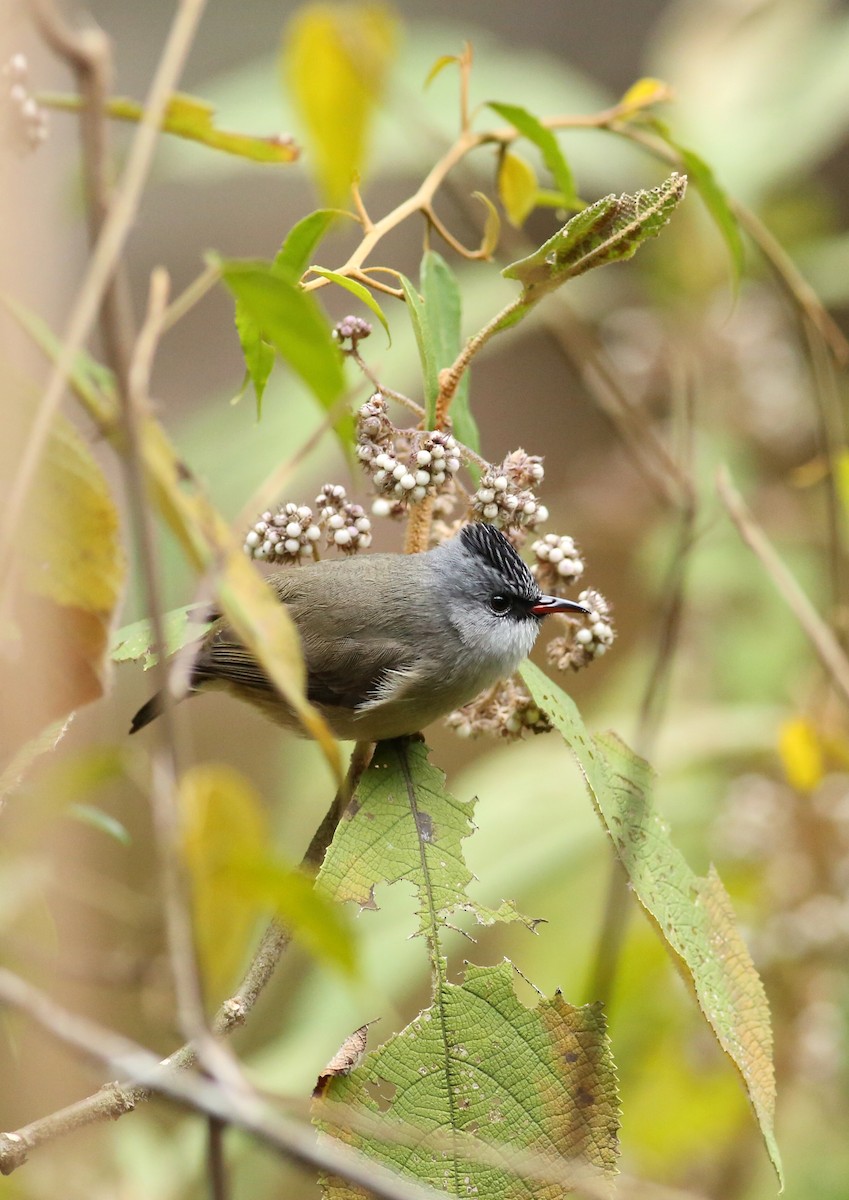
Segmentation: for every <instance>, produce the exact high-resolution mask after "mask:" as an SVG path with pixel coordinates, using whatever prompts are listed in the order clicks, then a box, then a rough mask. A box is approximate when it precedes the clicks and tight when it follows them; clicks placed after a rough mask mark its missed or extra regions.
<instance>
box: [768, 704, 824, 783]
mask: <svg viewBox="0 0 849 1200" xmlns="http://www.w3.org/2000/svg"><path fill="white" fill-rule="evenodd" d="M778 753H779V755H780V756H781V765H782V767H783V768H784V774H785V775H786V777H787V782H788V783H789V784H790V786H791V787H793V788H795V789H796V791H797V792H812V791H813V790H814V788H815V787H816V786H817V784H818V783H819V782H820V780H821V779H822V776H823V753H822V744H821V742H820V738H819V734H818V733H817V731H816V729H814V727H813V725H812V724H811V723H810V721H806V720H805V718H804V717H796V718H794V719H793V720H792V721H785V722H784V724H783V725H782V726H781V729H780V731H779V734H778Z"/></svg>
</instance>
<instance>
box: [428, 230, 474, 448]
mask: <svg viewBox="0 0 849 1200" xmlns="http://www.w3.org/2000/svg"><path fill="white" fill-rule="evenodd" d="M419 277H420V279H421V288H422V296H423V298H424V307H425V313H426V315H427V322H428V325H429V327H430V331H431V337H432V341H433V347H434V359H435V365H436V373H437V379H438V378H439V372H440V371H441V370H443V369H444V368H445V367H450V366H451V365H452V363H453V362H454V360H455V359H456V357H457V355H458V354H459V353H460V346H461V344H462V308H461V305H462V300H461V296H460V287H459V284H458V283H457V277H456V276H455V274H454V272H453V271H452V270H451V268H450V267H449V266H448V263H447V262H446V261H445V259H444V258H443V257H442V255H440V254H437V253H436V251H435V250H427V251H425V254H424V257H423V258H422V262H421V267H420V268H419ZM451 417H452V420H453V422H454V433H455V434H456V435H457V437H458V438H459V439H460V441H461V442H462V443H463V444H464V445H466V446H469V447H470V448H471V449H472V450H474V451H475V452H476V453H477V452H478V451H479V450H480V434H479V432H478V427H477V422H476V421H475V418H474V416H473V415H472V411H471V409H470V407H469V373H468V371H466V372H465V373H464V375H463V377H462V379H461V380H460V382H459V384H458V385H457V391H456V392H455V393H454V399H453V401H452V403H451Z"/></svg>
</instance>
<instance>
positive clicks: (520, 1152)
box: [317, 963, 618, 1200]
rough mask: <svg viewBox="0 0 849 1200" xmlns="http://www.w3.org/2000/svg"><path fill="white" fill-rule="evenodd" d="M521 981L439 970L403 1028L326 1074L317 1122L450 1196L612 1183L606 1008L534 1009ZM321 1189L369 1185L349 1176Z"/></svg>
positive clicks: (340, 1196)
mask: <svg viewBox="0 0 849 1200" xmlns="http://www.w3.org/2000/svg"><path fill="white" fill-rule="evenodd" d="M513 979H514V973H513V970H512V968H511V966H510V964H509V963H501V964H500V965H499V966H496V967H476V966H473V965H471V964H470V965H469V966H468V967H467V968H466V975H465V979H464V981H463V983H462V984H459V985H458V984H452V983H448V982H447V981H443V982H442V983H441V984H440V986H439V987H438V990H437V992H436V995H435V996H434V999H433V1003H432V1005H431V1006H430V1007H428V1008H426V1009H425V1010H424V1011H423V1012H421V1013H420V1014H419V1015H418V1016H417V1017H416V1018H415V1020H414V1021H412V1022H411V1023H410V1024H409V1025H408V1026H407V1028H406V1029H404V1030H402V1032H400V1033H398V1034H396V1035H395V1036H394V1037H392V1038H390V1039H389V1041H388V1042H386V1043H385V1044H384V1045H383V1046H381V1047H380V1048H379V1049H377V1050H376V1051H374V1053H372V1054H370V1055H368V1056H367V1057H366V1058H365V1060H364V1061H363V1062H362V1063H361V1065H360V1066H358V1067H355V1068H354V1070H353V1071H351V1072H350V1074H348V1075H341V1076H338V1077H336V1078H334V1079H332V1080H331V1081H330V1083H329V1086H328V1088H327V1092H326V1098H327V1100H330V1101H332V1102H334V1104H333V1108H332V1109H331V1110H329V1111H328V1110H326V1109H324V1108H323V1106H321V1105H319V1106H317V1116H318V1118H319V1121H320V1123H321V1125H322V1128H323V1129H325V1130H326V1131H327V1132H329V1133H333V1134H334V1135H335V1136H336V1137H337V1138H339V1139H341V1140H343V1141H345V1142H346V1143H348V1144H349V1145H353V1146H356V1147H357V1148H358V1149H359V1150H361V1151H363V1152H365V1153H366V1154H368V1155H369V1157H371V1158H373V1159H374V1160H376V1161H377V1162H381V1163H384V1164H386V1165H387V1166H391V1167H394V1168H396V1169H397V1170H399V1171H401V1172H403V1173H405V1174H407V1175H411V1176H413V1178H415V1179H417V1180H420V1181H422V1182H425V1183H429V1184H431V1185H432V1186H433V1187H436V1188H439V1189H440V1190H441V1191H444V1192H448V1193H449V1194H450V1195H454V1196H481V1197H484V1196H486V1197H496V1196H497V1197H500V1198H502V1200H512V1198H513V1197H515V1198H516V1200H531V1198H535V1197H539V1198H540V1200H542V1198H545V1200H556V1198H559V1197H562V1196H564V1195H565V1194H566V1193H567V1192H571V1191H573V1189H574V1187H575V1185H578V1187H579V1190H580V1183H581V1182H587V1183H593V1184H594V1187H593V1189H592V1191H591V1193H590V1194H592V1195H598V1194H599V1192H600V1191H603V1192H606V1191H607V1183H608V1181H609V1180H610V1179H611V1177H612V1176H613V1174H614V1173H615V1170H616V1157H617V1130H618V1099H617V1093H616V1076H615V1072H614V1068H613V1062H612V1059H611V1056H610V1050H609V1046H608V1041H607V1035H606V1031H605V1024H604V1017H603V1015H602V1012H601V1005H587V1006H586V1007H584V1008H573V1007H572V1006H571V1005H569V1004H567V1003H566V1002H565V1000H563V999H562V997H561V996H560V995H559V993H558V994H557V995H555V996H554V998H553V999H551V1000H547V999H544V998H543V999H541V1000H540V1001H539V1003H538V1004H537V1005H536V1007H535V1008H534V1009H532V1010H529V1009H527V1008H525V1007H524V1006H523V1005H522V1004H520V1002H519V1001H518V1000H517V998H516V996H515V994H514V991H513ZM349 1114H350V1119H346V1117H348V1115H349ZM325 1194H326V1195H327V1196H328V1197H331V1198H332V1200H348V1198H349V1197H353V1196H357V1197H361V1196H362V1193H361V1192H359V1191H356V1190H354V1189H352V1188H350V1187H349V1186H348V1185H346V1184H344V1183H343V1182H342V1181H341V1180H328V1181H325Z"/></svg>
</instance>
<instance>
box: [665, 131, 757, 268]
mask: <svg viewBox="0 0 849 1200" xmlns="http://www.w3.org/2000/svg"><path fill="white" fill-rule="evenodd" d="M653 125H654V127H655V128H656V129H657V130H658V132H661V131H663V130H665V126H663V124H662V122H660V121H655V122H653ZM662 136H664V138H665V140H666V141H667V142H668V143H669V145H670V146H671V147H672V148H673V149H674V150H676V151H677V152H678V154H680V155H681V161H682V163H683V164H684V169H685V171H686V172H687V176H688V178H690V179H692V181H693V184H694V186H695V188H696V190H697V191H698V193H699V195H700V196H701V198H702V200H703V201H704V205H705V208H706V209H707V210H708V212H709V213H710V215H711V217H712V218H713V222H714V224H715V225H716V227H717V229H718V230H719V232H720V234H721V236H722V239H723V241H724V242H725V245H726V248H727V250H728V254H729V257H730V259H731V272H732V279H733V282H734V286H735V288H736V287H738V286H739V284H740V280H741V278H742V276H743V272H744V270H745V268H746V248H745V246H744V244H743V234H742V233H741V231H740V223H739V221H738V220H737V217H736V216H735V214H734V211H733V209H732V208H731V202H730V201H729V199H728V196H727V195H726V193H725V191H724V190H723V189H722V188H721V187H720V186H719V184H718V183H717V180H716V176H715V175H714V173H713V171H712V170H711V168H710V167H709V166H708V164H707V163H706V162H705V160H704V159H703V158H700V157H699V155H698V154H696V153H695V151H693V150H688V149H687V148H686V147H685V146H681V145H679V143H678V142H676V141H675V140H674V139H673V138H671V137H670V136H668V132H664V133H663V135H662Z"/></svg>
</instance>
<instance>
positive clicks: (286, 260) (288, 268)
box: [274, 208, 352, 283]
mask: <svg viewBox="0 0 849 1200" xmlns="http://www.w3.org/2000/svg"><path fill="white" fill-rule="evenodd" d="M351 216H352V214H351V213H347V212H345V211H344V210H343V209H340V208H319V209H317V210H316V211H315V212H312V213H309V214H308V216H306V217H302V218H301V220H300V221H298V222H296V224H294V225H293V226H292V228H291V229H290V230H289V232H288V233H287V234H286V238H285V240H284V242H283V245H282V246H281V247H280V249H279V250H278V252H277V254H276V256H275V258H274V269H275V271H279V272H280V273H281V274H282V275H284V276H285V277H286V278H287V279H289V281H290V282H291V283H297V281H298V280H299V279H300V278H301V276H302V275H303V273H304V271H306V269H307V266H308V264H309V262H310V260H311V259H312V257H313V255H314V252H315V248H316V246H318V244H319V242H320V241H321V240H322V238H323V237H324V235H325V234H326V233H327V231H328V229H329V228H330V226H331V225H332V224H333V222H334V220H335V219H336V218H337V217H351Z"/></svg>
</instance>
